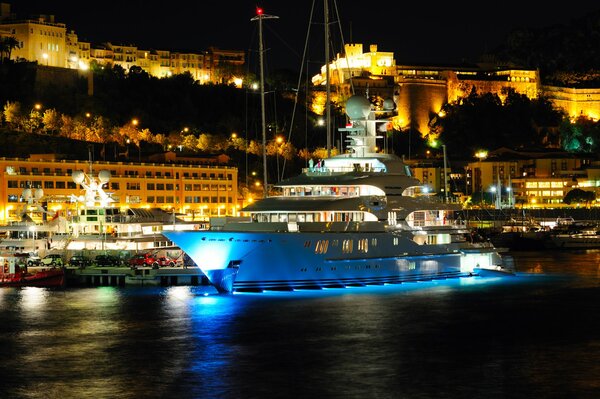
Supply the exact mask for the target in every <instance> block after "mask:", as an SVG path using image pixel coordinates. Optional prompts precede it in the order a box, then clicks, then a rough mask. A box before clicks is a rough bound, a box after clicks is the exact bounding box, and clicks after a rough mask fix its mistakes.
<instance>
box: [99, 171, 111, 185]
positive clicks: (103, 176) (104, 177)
mask: <svg viewBox="0 0 600 399" xmlns="http://www.w3.org/2000/svg"><path fill="white" fill-rule="evenodd" d="M98 179H100V182H102V183H106V182H107V181H109V180H110V170H101V171H100V172H98Z"/></svg>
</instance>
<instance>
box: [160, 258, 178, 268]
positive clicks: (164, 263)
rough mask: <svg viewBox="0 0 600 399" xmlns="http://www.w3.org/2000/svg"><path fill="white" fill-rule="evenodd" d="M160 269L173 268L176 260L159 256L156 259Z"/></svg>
mask: <svg viewBox="0 0 600 399" xmlns="http://www.w3.org/2000/svg"><path fill="white" fill-rule="evenodd" d="M156 261H157V262H158V266H160V267H175V265H176V264H177V260H176V259H173V258H170V257H168V256H160V257H158V258H157V259H156Z"/></svg>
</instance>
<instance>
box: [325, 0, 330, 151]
mask: <svg viewBox="0 0 600 399" xmlns="http://www.w3.org/2000/svg"><path fill="white" fill-rule="evenodd" d="M328 2H329V0H324V1H323V14H324V16H325V87H326V88H327V96H326V100H325V109H326V110H327V114H326V115H327V118H326V121H327V158H331V82H330V76H329V5H328Z"/></svg>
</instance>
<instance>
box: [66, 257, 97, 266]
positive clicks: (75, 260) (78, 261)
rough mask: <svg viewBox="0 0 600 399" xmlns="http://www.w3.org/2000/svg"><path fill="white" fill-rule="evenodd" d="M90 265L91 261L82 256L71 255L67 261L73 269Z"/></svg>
mask: <svg viewBox="0 0 600 399" xmlns="http://www.w3.org/2000/svg"><path fill="white" fill-rule="evenodd" d="M91 264H92V261H91V260H90V259H88V258H86V257H85V256H83V255H73V256H71V259H69V265H71V266H73V267H87V266H89V265H91Z"/></svg>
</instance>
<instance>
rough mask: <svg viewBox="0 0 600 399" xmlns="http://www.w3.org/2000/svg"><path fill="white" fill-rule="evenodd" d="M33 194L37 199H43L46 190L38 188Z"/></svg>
mask: <svg viewBox="0 0 600 399" xmlns="http://www.w3.org/2000/svg"><path fill="white" fill-rule="evenodd" d="M33 196H34V198H35V199H36V200H39V199H41V198H42V197H43V196H44V190H42V189H41V188H38V189H36V190H35V192H34V193H33Z"/></svg>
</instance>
